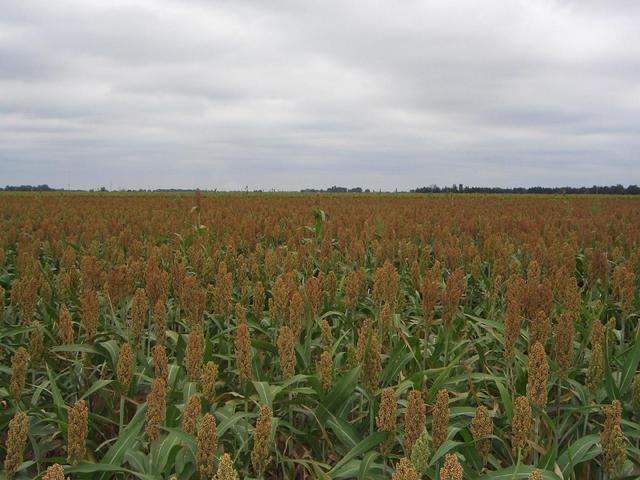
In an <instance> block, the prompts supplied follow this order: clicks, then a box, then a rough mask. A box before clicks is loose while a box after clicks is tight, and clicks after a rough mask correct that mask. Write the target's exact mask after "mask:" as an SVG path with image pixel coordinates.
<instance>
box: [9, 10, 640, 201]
mask: <svg viewBox="0 0 640 480" xmlns="http://www.w3.org/2000/svg"><path fill="white" fill-rule="evenodd" d="M4 3H5V4H6V6H5V5H3V15H2V19H1V20H0V178H1V179H2V180H1V181H2V182H4V183H45V182H46V183H50V184H53V185H56V186H66V185H67V184H71V185H72V186H77V187H95V186H99V185H101V184H104V183H106V182H109V183H111V184H112V186H114V187H115V186H124V187H129V188H137V187H148V186H150V187H171V186H175V187H201V188H242V187H244V186H245V185H249V186H250V188H278V189H297V188H301V187H320V186H327V185H330V184H348V185H362V186H368V187H372V188H375V189H378V188H383V189H392V188H395V187H398V188H411V187H415V186H419V185H424V184H430V183H441V184H450V183H453V182H456V183H458V182H462V183H465V184H479V185H493V184H496V185H533V184H544V185H558V184H593V183H617V182H624V183H629V182H631V183H634V182H635V183H637V182H640V178H639V176H640V158H639V154H638V152H639V151H640V148H639V147H640V136H639V135H638V133H639V132H638V129H639V127H638V125H640V87H639V86H638V85H639V84H640V83H639V80H640V42H639V40H640V32H639V31H638V29H637V24H638V23H639V21H640V8H639V7H638V4H637V2H633V1H622V0H621V1H614V2H606V3H605V2H597V1H595V0H593V1H586V2H584V1H581V2H578V1H573V0H571V1H570V0H562V1H561V0H555V1H552V0H539V1H524V0H516V1H512V2H511V1H510V2H506V1H498V0H487V1H486V2H481V3H478V2H475V1H471V0H466V1H460V2H448V1H408V2H401V3H397V2H388V1H373V2H372V1H368V2H364V1H350V2H338V1H328V2H319V1H310V2H298V1H276V2H258V1H249V0H243V1H219V2H209V1H203V0H189V1H185V0H180V1H178V0H136V1H124V0H123V1H117V0H112V1H107V0H91V1H89V0H85V1H80V0H61V2H56V3H55V4H52V3H49V2H43V1H34V0H22V1H18V0H9V1H8V2H4Z"/></svg>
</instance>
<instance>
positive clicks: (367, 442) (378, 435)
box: [329, 432, 388, 477]
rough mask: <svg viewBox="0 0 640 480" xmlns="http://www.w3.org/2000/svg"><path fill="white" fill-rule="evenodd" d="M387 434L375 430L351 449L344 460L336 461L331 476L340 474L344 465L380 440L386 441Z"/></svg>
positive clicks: (330, 472)
mask: <svg viewBox="0 0 640 480" xmlns="http://www.w3.org/2000/svg"><path fill="white" fill-rule="evenodd" d="M387 435H388V434H387V432H375V433H374V434H373V435H369V436H368V437H367V438H365V439H364V440H362V441H361V442H360V443H358V444H357V445H356V446H355V447H353V448H352V449H351V450H350V451H349V453H347V454H346V455H345V456H344V457H342V460H340V461H339V462H338V463H336V465H335V466H334V467H333V468H332V469H331V471H329V476H332V477H334V476H337V475H339V474H340V471H341V469H342V468H344V466H345V465H346V464H347V463H349V461H351V460H353V459H355V458H356V457H359V456H360V455H362V454H363V453H364V452H367V451H369V450H371V449H372V448H374V447H376V446H377V445H378V444H379V443H380V442H382V441H384V439H385V438H387Z"/></svg>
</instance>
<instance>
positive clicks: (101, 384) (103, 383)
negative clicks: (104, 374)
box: [80, 380, 113, 400]
mask: <svg viewBox="0 0 640 480" xmlns="http://www.w3.org/2000/svg"><path fill="white" fill-rule="evenodd" d="M112 383H113V380H98V381H96V382H95V383H94V384H93V385H91V386H90V387H89V388H88V389H87V391H86V392H84V393H83V394H82V397H80V399H81V400H82V399H85V398H87V397H89V396H91V395H92V394H94V393H95V392H97V391H98V390H101V389H103V388H104V387H106V386H107V385H110V384H112Z"/></svg>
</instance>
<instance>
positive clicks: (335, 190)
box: [300, 185, 370, 193]
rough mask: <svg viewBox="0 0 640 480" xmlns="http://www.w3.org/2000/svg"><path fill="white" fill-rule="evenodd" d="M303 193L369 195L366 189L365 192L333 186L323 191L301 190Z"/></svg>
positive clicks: (358, 188)
mask: <svg viewBox="0 0 640 480" xmlns="http://www.w3.org/2000/svg"><path fill="white" fill-rule="evenodd" d="M300 191H301V192H303V193H320V192H327V193H362V192H364V193H369V192H370V190H369V189H368V188H367V189H365V190H363V189H362V187H355V188H347V187H337V186H335V185H334V186H333V187H329V188H327V189H326V190H325V189H322V188H320V189H316V188H303V189H302V190H300Z"/></svg>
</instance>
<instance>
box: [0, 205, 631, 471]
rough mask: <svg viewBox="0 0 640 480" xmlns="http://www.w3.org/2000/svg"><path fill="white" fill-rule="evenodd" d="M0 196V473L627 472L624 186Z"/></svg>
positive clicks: (627, 212) (627, 220) (627, 224)
mask: <svg viewBox="0 0 640 480" xmlns="http://www.w3.org/2000/svg"><path fill="white" fill-rule="evenodd" d="M0 207H1V208H0V300H1V301H0V432H1V433H0V462H1V463H0V466H1V467H2V473H0V478H12V477H15V478H45V479H48V480H54V479H55V480H62V479H63V478H67V477H69V478H71V479H85V478H86V479H90V478H91V479H94V478H95V479H107V478H139V479H168V478H176V479H188V478H201V479H212V478H215V479H216V480H232V479H348V478H358V479H362V480H365V479H366V480H368V479H372V480H375V479H393V480H417V479H419V478H423V479H424V478H427V479H441V480H461V479H469V480H470V479H476V478H478V479H480V478H482V479H501V480H509V479H542V478H543V479H548V480H551V479H554V480H557V479H612V478H628V479H632V478H633V479H638V478H640V449H639V445H640V374H638V373H637V371H638V366H639V362H640V341H638V336H639V334H640V331H639V327H638V317H639V312H640V309H639V307H638V304H639V298H638V297H639V295H638V290H639V288H638V272H639V271H640V201H638V200H636V199H633V198H629V197H596V196H591V197H590V196H580V197H571V196H555V197H551V196H497V195H496V196H473V195H451V196H432V195H423V196H420V195H391V194H389V195H385V194H378V195H365V194H362V195H328V194H326V195H311V194H309V195H284V194H282V195H279V194H260V195H258V194H255V195H254V194H246V195H242V194H215V195H209V194H202V195H201V194H198V193H196V194H115V193H106V194H61V193H52V194H3V195H0Z"/></svg>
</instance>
